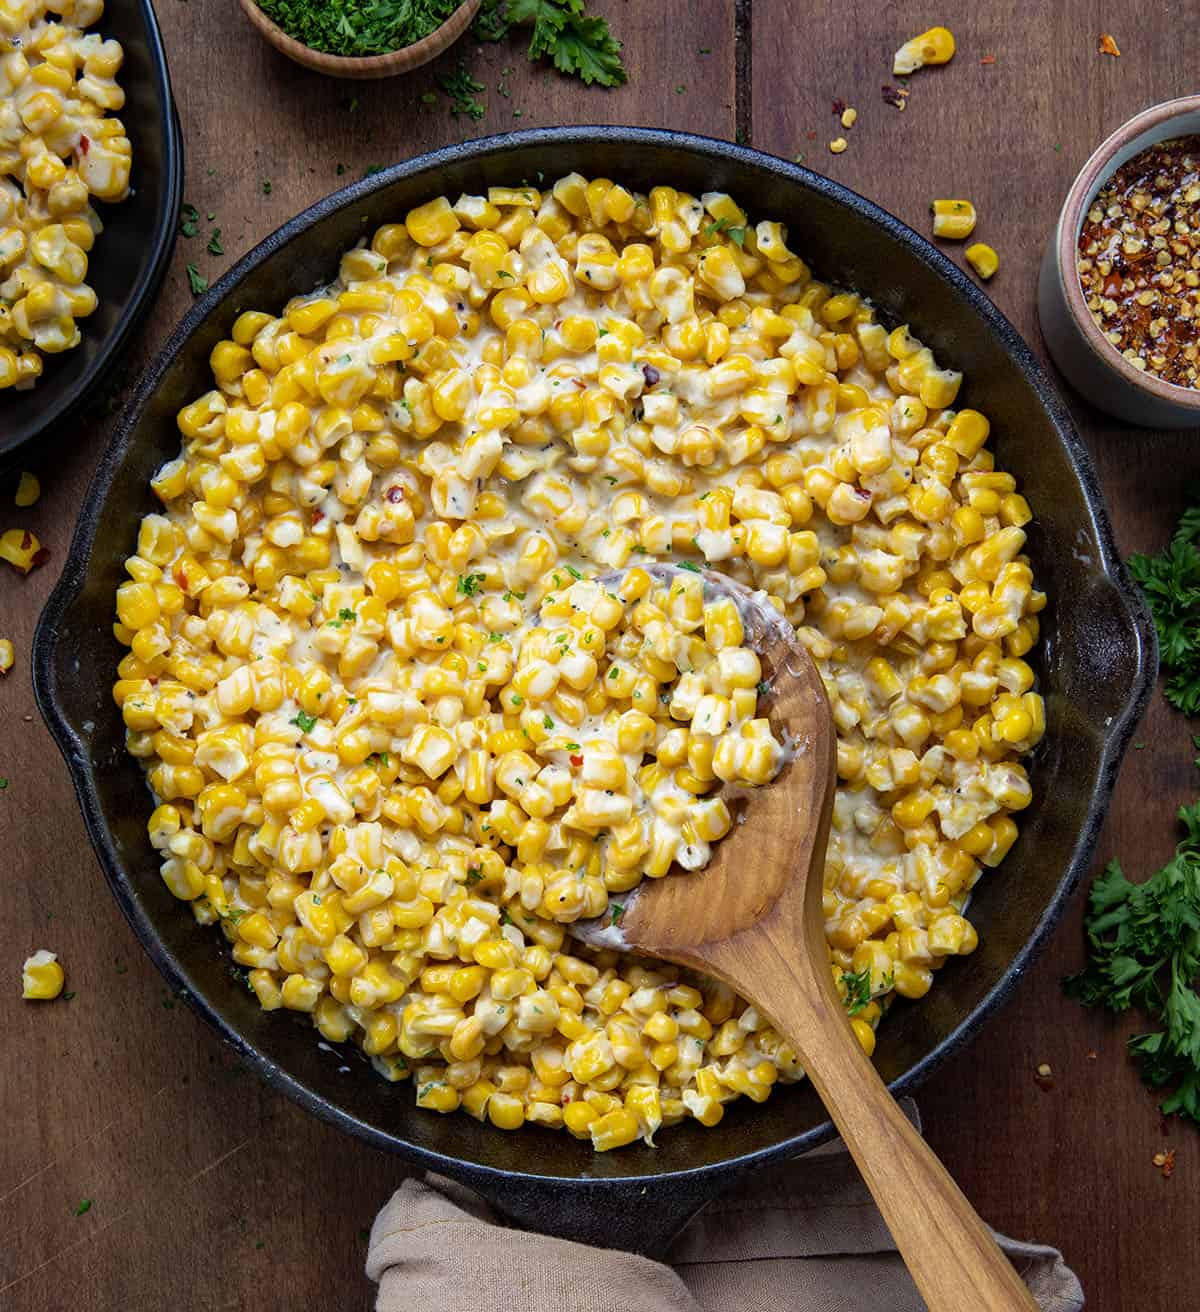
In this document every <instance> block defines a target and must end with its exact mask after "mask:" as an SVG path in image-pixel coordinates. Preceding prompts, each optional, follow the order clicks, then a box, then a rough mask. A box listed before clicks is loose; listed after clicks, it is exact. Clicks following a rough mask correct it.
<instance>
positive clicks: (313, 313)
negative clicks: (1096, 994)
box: [114, 174, 1045, 1149]
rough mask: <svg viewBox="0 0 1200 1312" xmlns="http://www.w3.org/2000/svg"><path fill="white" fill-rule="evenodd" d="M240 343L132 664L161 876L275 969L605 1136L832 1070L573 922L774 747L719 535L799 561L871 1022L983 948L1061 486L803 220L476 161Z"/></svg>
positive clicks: (840, 894) (196, 410) (231, 353)
mask: <svg viewBox="0 0 1200 1312" xmlns="http://www.w3.org/2000/svg"><path fill="white" fill-rule="evenodd" d="M211 365H212V371H213V376H214V382H215V386H214V387H213V389H212V390H211V391H209V392H207V393H205V394H204V395H203V396H201V397H198V398H197V399H196V400H194V401H192V402H191V403H190V404H189V405H187V406H185V407H184V409H183V410H182V411H181V412H180V414H179V428H180V432H181V434H182V437H183V450H182V453H181V455H180V456H179V458H178V459H173V460H170V461H168V463H167V464H165V465H164V466H163V467H162V468H161V469H160V470H159V472H158V474H157V475H156V476H155V478H154V479H153V481H152V487H153V489H154V491H155V492H156V493H157V495H158V497H159V498H160V499H161V501H162V503H163V510H162V512H161V513H155V514H150V515H147V516H146V517H145V519H144V520H143V521H142V524H141V528H140V531H139V534H138V541H137V549H136V553H135V554H134V555H133V556H131V557H130V558H129V560H128V561H127V562H126V569H127V573H128V576H129V578H128V581H127V582H125V583H123V584H122V585H121V587H120V588H119V590H118V594H117V617H118V618H117V624H116V628H115V632H116V635H117V637H118V639H119V640H120V641H121V642H122V643H124V644H125V645H126V646H127V647H128V648H129V652H128V654H127V655H126V656H125V657H124V659H123V660H122V661H121V664H120V668H119V680H118V682H117V683H116V685H115V688H114V695H115V698H116V701H117V703H118V705H119V706H120V708H121V712H122V715H123V716H124V720H125V724H126V726H127V729H128V746H129V750H130V751H131V752H132V753H133V754H134V755H135V756H136V757H138V758H139V759H141V760H142V761H143V762H144V763H145V766H146V769H147V771H148V780H149V783H150V786H151V788H152V789H153V792H154V794H155V797H156V800H157V805H156V809H155V810H154V813H153V815H152V817H151V819H150V826H149V828H150V839H151V842H152V843H153V845H154V846H155V848H157V849H158V850H159V852H160V853H161V856H162V874H163V878H164V880H165V881H166V883H167V885H168V887H169V888H170V889H171V891H172V892H173V893H174V894H175V895H176V896H177V897H179V898H181V899H184V900H186V901H188V902H190V903H191V906H192V910H193V914H194V915H195V917H196V919H197V920H198V921H200V922H201V923H202V924H216V923H219V924H220V927H221V930H222V932H223V933H224V935H225V938H226V939H227V940H228V942H229V943H230V944H231V947H232V954H233V957H234V960H235V961H237V962H238V963H239V964H240V965H242V966H244V967H246V968H247V970H248V972H249V974H248V982H249V985H250V987H251V988H252V989H253V990H254V992H255V994H256V995H257V997H258V999H259V1001H260V1003H261V1004H262V1006H263V1007H265V1008H267V1009H275V1008H279V1007H286V1008H290V1009H293V1010H297V1011H304V1012H308V1013H309V1014H310V1015H311V1016H312V1018H313V1022H314V1024H315V1025H316V1027H317V1029H318V1030H319V1031H320V1033H321V1034H322V1035H323V1036H324V1037H325V1038H326V1039H328V1040H330V1041H333V1042H340V1041H343V1040H347V1039H351V1038H353V1039H355V1040H356V1041H357V1042H358V1043H360V1044H361V1046H362V1048H363V1050H364V1052H365V1053H366V1054H367V1055H368V1056H369V1057H370V1058H371V1059H372V1061H373V1063H374V1065H375V1066H376V1068H377V1069H378V1070H379V1071H380V1072H381V1073H382V1074H383V1075H384V1076H385V1077H386V1078H388V1079H392V1080H400V1079H405V1078H408V1077H410V1076H411V1077H413V1078H414V1081H415V1084H416V1090H417V1094H416V1097H417V1102H418V1104H419V1105H420V1106H422V1107H425V1108H429V1109H431V1110H436V1111H441V1112H451V1111H455V1110H458V1109H460V1108H461V1109H463V1110H465V1111H466V1112H467V1113H468V1114H470V1115H472V1116H474V1117H476V1118H478V1119H479V1120H486V1121H488V1122H490V1123H491V1124H492V1125H495V1126H497V1127H499V1128H501V1129H515V1128H517V1127H519V1126H521V1125H523V1124H525V1123H526V1122H532V1123H534V1124H536V1125H542V1126H546V1127H550V1128H559V1127H565V1128H566V1129H567V1130H568V1131H569V1132H570V1133H571V1134H573V1135H576V1136H578V1137H581V1138H586V1139H590V1140H591V1142H592V1143H593V1144H594V1145H595V1147H596V1148H597V1149H609V1148H616V1147H620V1146H621V1145H623V1144H627V1143H630V1142H632V1141H634V1140H636V1139H643V1140H646V1141H648V1142H652V1141H653V1137H654V1135H655V1133H656V1132H657V1131H658V1129H659V1128H660V1127H661V1126H667V1125H671V1124H673V1123H676V1122H678V1121H680V1120H682V1119H684V1118H686V1117H691V1118H694V1119H696V1120H698V1121H700V1122H701V1123H702V1124H704V1125H710V1126H711V1125H715V1124H716V1123H717V1122H718V1121H720V1119H721V1117H722V1115H723V1109H724V1106H725V1104H726V1103H727V1102H729V1101H730V1100H732V1099H734V1098H737V1097H739V1096H742V1095H745V1096H746V1097H749V1098H751V1099H753V1100H755V1101H762V1100H763V1099H765V1098H766V1097H767V1096H768V1094H769V1093H770V1090H771V1086H772V1085H773V1084H774V1083H775V1082H776V1081H777V1080H784V1081H790V1080H795V1079H797V1078H798V1077H799V1076H800V1075H801V1074H802V1072H801V1070H800V1067H799V1064H798V1061H797V1056H796V1053H795V1052H794V1051H793V1050H792V1049H791V1048H790V1047H789V1045H788V1044H787V1043H786V1042H785V1041H784V1040H783V1038H782V1037H781V1036H780V1035H779V1034H778V1033H777V1032H776V1031H775V1030H774V1029H773V1028H772V1026H771V1025H770V1024H769V1022H768V1021H767V1020H766V1018H765V1017H763V1016H762V1015H760V1014H759V1013H758V1012H757V1010H756V1009H755V1008H754V1007H751V1006H747V1005H746V1004H745V1003H744V1002H743V1001H742V1000H740V999H738V998H737V997H736V996H735V995H734V994H733V993H732V992H731V991H730V990H728V989H727V988H725V987H723V986H722V985H720V984H717V983H714V982H713V981H711V980H708V979H699V978H689V977H688V976H687V974H686V972H683V971H681V970H679V969H678V968H676V967H674V966H668V965H665V964H662V963H655V962H648V961H644V960H638V959H635V958H632V957H629V956H624V955H621V954H619V953H618V952H617V951H615V950H606V951H594V950H591V949H587V948H583V947H576V946H574V945H573V944H572V943H571V941H570V940H568V939H567V937H566V929H565V928H564V926H565V925H567V924H569V922H570V921H571V920H573V919H575V918H577V917H580V916H595V915H600V914H606V915H608V916H610V917H611V919H612V920H613V921H618V920H619V917H620V907H621V904H620V896H621V894H622V893H623V892H624V891H625V890H628V889H629V888H632V887H633V886H634V885H635V884H636V883H637V882H638V881H639V880H640V879H641V878H643V877H644V876H649V877H657V876H661V875H664V874H666V873H667V871H668V870H669V869H671V868H672V867H673V866H674V867H684V868H690V867H696V866H699V865H702V864H703V863H704V861H705V860H706V859H707V857H708V853H709V846H708V845H710V844H711V843H714V842H716V841H719V840H720V838H721V837H722V836H723V835H724V834H725V833H726V831H727V830H728V828H729V824H730V820H729V813H728V810H727V809H726V807H725V805H724V803H723V802H722V800H721V798H720V796H719V795H718V790H719V786H720V784H721V783H722V782H723V781H726V780H735V779H739V780H743V781H745V782H751V783H767V782H768V781H769V780H770V779H771V778H772V777H773V775H774V773H775V771H776V770H777V769H778V767H779V762H780V746H779V744H778V743H777V742H776V741H775V739H774V738H773V736H772V735H771V733H770V726H769V724H767V722H766V721H765V719H763V718H762V717H761V716H760V715H759V714H758V705H757V701H758V695H759V691H760V689H759V680H760V678H761V671H760V669H759V665H758V661H757V657H756V656H755V655H754V653H753V652H752V651H750V650H749V649H748V648H747V647H746V646H745V644H744V634H743V633H742V631H741V625H740V623H739V622H738V618H737V613H736V610H735V609H734V608H733V607H732V606H731V605H728V604H721V603H719V602H718V603H714V604H708V605H706V604H705V601H704V596H703V591H702V588H701V587H700V580H699V579H696V580H695V584H694V586H693V584H692V583H691V582H690V581H689V580H688V578H687V573H686V569H687V568H691V569H698V568H701V567H707V568H712V569H717V570H720V571H723V572H725V573H727V574H729V575H730V576H732V577H734V578H736V579H738V580H740V581H742V582H744V583H746V584H748V585H749V586H751V587H753V588H756V589H761V590H762V591H763V592H765V593H766V594H767V596H768V598H769V599H770V601H771V603H772V604H773V605H775V606H776V607H777V608H778V609H779V610H780V611H781V612H783V613H784V614H785V615H786V617H787V618H788V619H789V620H790V621H791V622H792V623H793V624H795V625H796V628H797V633H798V636H799V638H800V639H801V641H803V642H804V643H805V644H806V646H807V648H808V650H809V651H810V652H811V653H812V655H813V657H814V659H815V661H816V663H817V666H818V668H819V669H820V671H821V673H822V676H823V678H824V680H825V684H826V687H827V689H828V692H829V697H830V702H831V705H832V711H833V717H834V720H835V723H836V727H837V734H838V775H839V786H838V791H837V797H836V801H835V807H834V815H833V823H832V830H831V835H830V842H829V849H828V855H827V860H826V867H825V895H824V912H825V917H826V931H827V937H828V942H829V947H830V966H831V970H832V972H833V975H834V978H835V980H836V981H837V983H838V987H839V989H840V990H841V991H842V992H843V993H844V994H846V995H847V1000H848V1004H849V1005H850V1007H851V1009H852V1012H853V1015H854V1028H855V1032H856V1034H857V1035H858V1037H859V1039H860V1041H861V1042H862V1044H863V1046H864V1047H865V1048H866V1049H867V1050H868V1051H870V1050H871V1048H872V1047H873V1045H874V1026H875V1024H876V1022H877V1021H878V1019H879V1017H880V1015H881V1011H882V1009H883V1007H884V1006H886V1004H887V1001H888V999H889V998H890V997H891V996H892V994H893V993H899V994H901V995H903V996H905V997H909V998H917V997H920V996H921V995H923V994H924V993H925V992H926V991H927V990H928V989H929V988H930V986H931V984H932V981H933V977H934V973H935V971H936V970H937V969H938V967H939V966H941V964H942V963H943V962H944V961H945V960H946V958H947V957H950V956H953V955H956V954H962V953H968V952H970V951H972V950H973V948H974V947H975V945H976V941H977V940H976V935H975V931H974V929H973V928H972V926H971V924H970V923H969V921H968V920H967V919H966V918H965V916H964V911H965V908H966V902H967V899H968V896H969V894H970V890H971V888H972V886H973V885H974V883H975V882H976V880H977V879H978V878H979V875H980V873H981V871H982V869H983V868H985V867H991V866H995V865H997V864H998V863H999V862H1000V861H1001V860H1002V859H1003V857H1004V855H1005V853H1006V852H1007V851H1008V849H1009V848H1010V847H1011V845H1012V843H1013V841H1014V839H1015V838H1016V834H1017V826H1016V823H1015V821H1014V820H1013V818H1012V816H1013V815H1014V813H1016V812H1018V811H1020V810H1021V809H1022V808H1023V807H1025V806H1026V805H1028V803H1029V801H1030V798H1031V792H1030V785H1029V781H1028V779H1027V777H1026V774H1025V771H1024V769H1023V767H1022V766H1021V764H1020V759H1019V758H1020V757H1021V756H1022V755H1023V754H1025V753H1026V752H1028V751H1030V750H1031V749H1032V747H1033V746H1034V745H1035V744H1036V743H1037V741H1038V739H1039V738H1040V737H1041V735H1042V732H1043V729H1044V723H1045V719H1044V711H1043V706H1042V700H1041V698H1040V696H1039V695H1038V694H1037V692H1036V691H1035V690H1034V675H1033V671H1032V669H1031V667H1030V666H1029V664H1028V663H1027V662H1026V660H1025V659H1024V658H1025V657H1026V655H1027V654H1028V653H1029V651H1030V649H1031V648H1032V647H1033V646H1034V644H1035V642H1036V641H1037V636H1038V620H1037V613H1038V611H1040V610H1041V608H1042V607H1043V605H1044V603H1045V598H1044V596H1043V595H1042V594H1041V593H1040V592H1038V591H1036V590H1035V588H1034V586H1033V576H1032V573H1031V570H1030V566H1029V563H1028V561H1027V559H1026V557H1025V555H1024V554H1023V553H1024V544H1025V531H1024V525H1025V524H1026V523H1027V522H1028V521H1029V519H1030V517H1031V516H1030V510H1029V507H1028V505H1027V504H1026V502H1025V500H1024V498H1023V497H1022V496H1021V495H1020V493H1019V492H1018V491H1017V488H1016V484H1015V481H1014V479H1013V478H1012V477H1011V476H1010V475H1008V474H1005V473H1002V472H999V471H997V470H996V469H995V467H994V463H993V460H992V456H991V454H990V452H989V451H988V449H987V447H986V442H987V438H988V432H989V425H988V421H987V419H986V418H985V417H984V416H983V415H982V414H981V413H979V412H978V411H975V410H971V409H956V408H955V405H956V399H957V395H958V390H959V386H960V383H961V376H960V375H959V374H958V373H956V372H954V371H952V370H950V369H947V368H945V367H943V366H941V365H939V363H938V362H937V361H936V360H935V359H934V357H933V354H932V352H931V351H930V350H929V349H928V348H927V347H925V346H923V345H922V343H921V342H920V341H919V340H917V338H916V337H914V336H913V335H912V333H911V332H910V331H909V330H908V328H907V327H904V326H901V327H897V328H894V329H892V330H890V331H889V330H888V329H887V328H885V327H884V326H883V325H881V324H880V323H878V322H877V320H876V317H875V314H874V311H873V310H872V308H871V306H870V305H869V304H868V303H867V302H865V301H864V300H863V299H862V298H861V297H859V296H857V295H855V294H854V293H853V292H849V291H835V290H834V289H832V288H830V287H829V286H827V285H825V284H823V283H821V282H818V281H816V280H815V279H814V278H813V276H812V275H811V273H810V272H809V269H808V268H807V266H806V265H805V264H804V262H803V260H802V259H801V257H800V256H799V255H797V254H796V253H794V252H793V251H792V250H791V249H790V248H789V247H788V245H787V233H786V230H785V229H784V228H783V226H782V225H781V224H779V223H776V222H773V221H770V220H764V221H762V222H760V223H758V224H757V225H754V224H751V223H750V222H749V220H748V218H747V216H746V214H745V212H744V211H743V210H742V209H741V208H740V207H739V206H738V204H737V203H736V202H735V201H734V200H733V199H732V198H731V197H730V196H727V195H724V194H720V193H710V194H705V195H703V196H700V197H695V196H691V195H688V194H686V193H684V192H681V191H677V190H675V189H673V188H671V187H667V186H661V187H655V188H654V189H653V190H652V191H651V192H650V193H649V195H648V196H644V195H640V194H638V193H636V192H634V191H631V190H629V189H627V188H625V187H624V186H622V185H620V184H619V183H618V182H615V181H610V180H608V179H595V180H591V181H589V180H587V179H585V178H583V177H580V176H579V175H577V174H572V175H570V176H568V177H565V178H562V179H560V180H559V181H557V182H555V183H554V184H553V185H552V186H550V187H548V188H546V189H545V190H542V189H540V188H534V187H531V186H528V185H525V184H522V185H521V186H516V187H496V188H492V189H491V190H490V191H489V192H488V193H487V194H486V195H477V196H472V195H464V196H460V197H459V198H458V199H457V200H451V199H449V198H447V197H438V198H437V199H434V200H431V201H429V202H428V203H427V204H424V205H421V206H419V207H418V208H416V209H414V210H412V211H411V212H410V213H409V214H408V215H407V216H405V217H404V219H403V221H400V220H399V219H398V220H397V221H396V222H394V223H389V224H387V225H385V226H384V227H382V228H380V229H379V230H378V231H377V232H376V233H375V234H374V236H373V237H372V239H371V240H370V242H369V243H364V244H363V245H361V246H360V247H358V248H356V249H354V250H351V251H349V252H347V253H346V254H345V255H344V256H343V257H342V261H341V267H340V271H339V277H338V280H337V281H336V282H335V283H333V284H331V285H330V286H328V287H323V288H320V289H318V290H317V291H315V292H313V293H311V294H309V295H304V296H300V297H297V298H296V299H294V300H293V301H291V302H290V303H289V304H288V305H287V306H286V307H285V308H284V310H283V312H282V314H280V315H272V314H269V313H266V312H260V311H256V310H247V311H245V312H243V313H241V314H239V316H238V317H237V318H236V319H235V320H234V322H233V323H232V324H231V325H230V335H229V337H228V338H227V339H226V340H224V341H221V342H219V343H218V344H217V345H216V346H215V347H214V349H213V351H212V356H211ZM654 558H657V559H659V560H667V561H674V562H675V563H676V564H683V565H684V566H685V571H684V573H682V574H679V575H678V576H677V577H678V579H679V580H680V582H679V583H678V584H677V585H675V584H673V585H672V586H670V587H663V586H661V585H658V584H656V583H655V582H654V581H653V579H652V578H651V577H650V575H649V574H648V573H647V572H646V571H645V570H643V569H639V568H636V567H637V566H638V565H639V564H640V563H642V562H643V561H649V560H651V559H654ZM629 567H633V568H629ZM618 569H628V572H627V573H626V574H625V575H624V579H623V582H622V583H621V584H620V585H619V586H618V587H612V586H608V585H606V584H605V583H604V582H603V576H604V575H606V574H607V573H608V572H610V571H614V570H618ZM748 877H751V876H750V875H749V874H748Z"/></svg>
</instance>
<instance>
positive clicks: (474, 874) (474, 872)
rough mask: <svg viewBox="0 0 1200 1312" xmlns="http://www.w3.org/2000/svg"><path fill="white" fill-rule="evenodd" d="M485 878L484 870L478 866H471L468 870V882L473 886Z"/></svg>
mask: <svg viewBox="0 0 1200 1312" xmlns="http://www.w3.org/2000/svg"><path fill="white" fill-rule="evenodd" d="M482 878H483V871H482V870H480V868H479V867H478V866H471V867H469V869H468V870H467V884H468V885H469V886H471V887H474V885H476V884H478V883H479V881H480V880H481V879H482Z"/></svg>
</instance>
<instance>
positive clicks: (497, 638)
mask: <svg viewBox="0 0 1200 1312" xmlns="http://www.w3.org/2000/svg"><path fill="white" fill-rule="evenodd" d="M503 641H504V634H503V633H489V634H488V642H503Z"/></svg>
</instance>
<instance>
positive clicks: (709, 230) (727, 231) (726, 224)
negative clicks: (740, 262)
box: [704, 219, 746, 246]
mask: <svg viewBox="0 0 1200 1312" xmlns="http://www.w3.org/2000/svg"><path fill="white" fill-rule="evenodd" d="M722 234H724V235H725V236H726V237H728V238H729V240H730V241H733V242H737V244H738V245H739V246H745V244H746V229H745V226H744V225H740V224H738V225H735V224H733V223H732V222H731V220H729V219H714V221H713V222H712V223H708V224H705V226H704V235H705V236H706V237H719V236H721V235H722Z"/></svg>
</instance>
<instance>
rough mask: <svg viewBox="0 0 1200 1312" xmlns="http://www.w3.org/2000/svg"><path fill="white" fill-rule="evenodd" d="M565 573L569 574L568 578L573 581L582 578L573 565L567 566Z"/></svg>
mask: <svg viewBox="0 0 1200 1312" xmlns="http://www.w3.org/2000/svg"><path fill="white" fill-rule="evenodd" d="M567 573H568V574H570V576H571V577H572V578H573V579H581V578H583V575H582V574H581V573H580V572H579V571H578V570H577V569H576V568H575V566H574V565H568V566H567Z"/></svg>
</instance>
